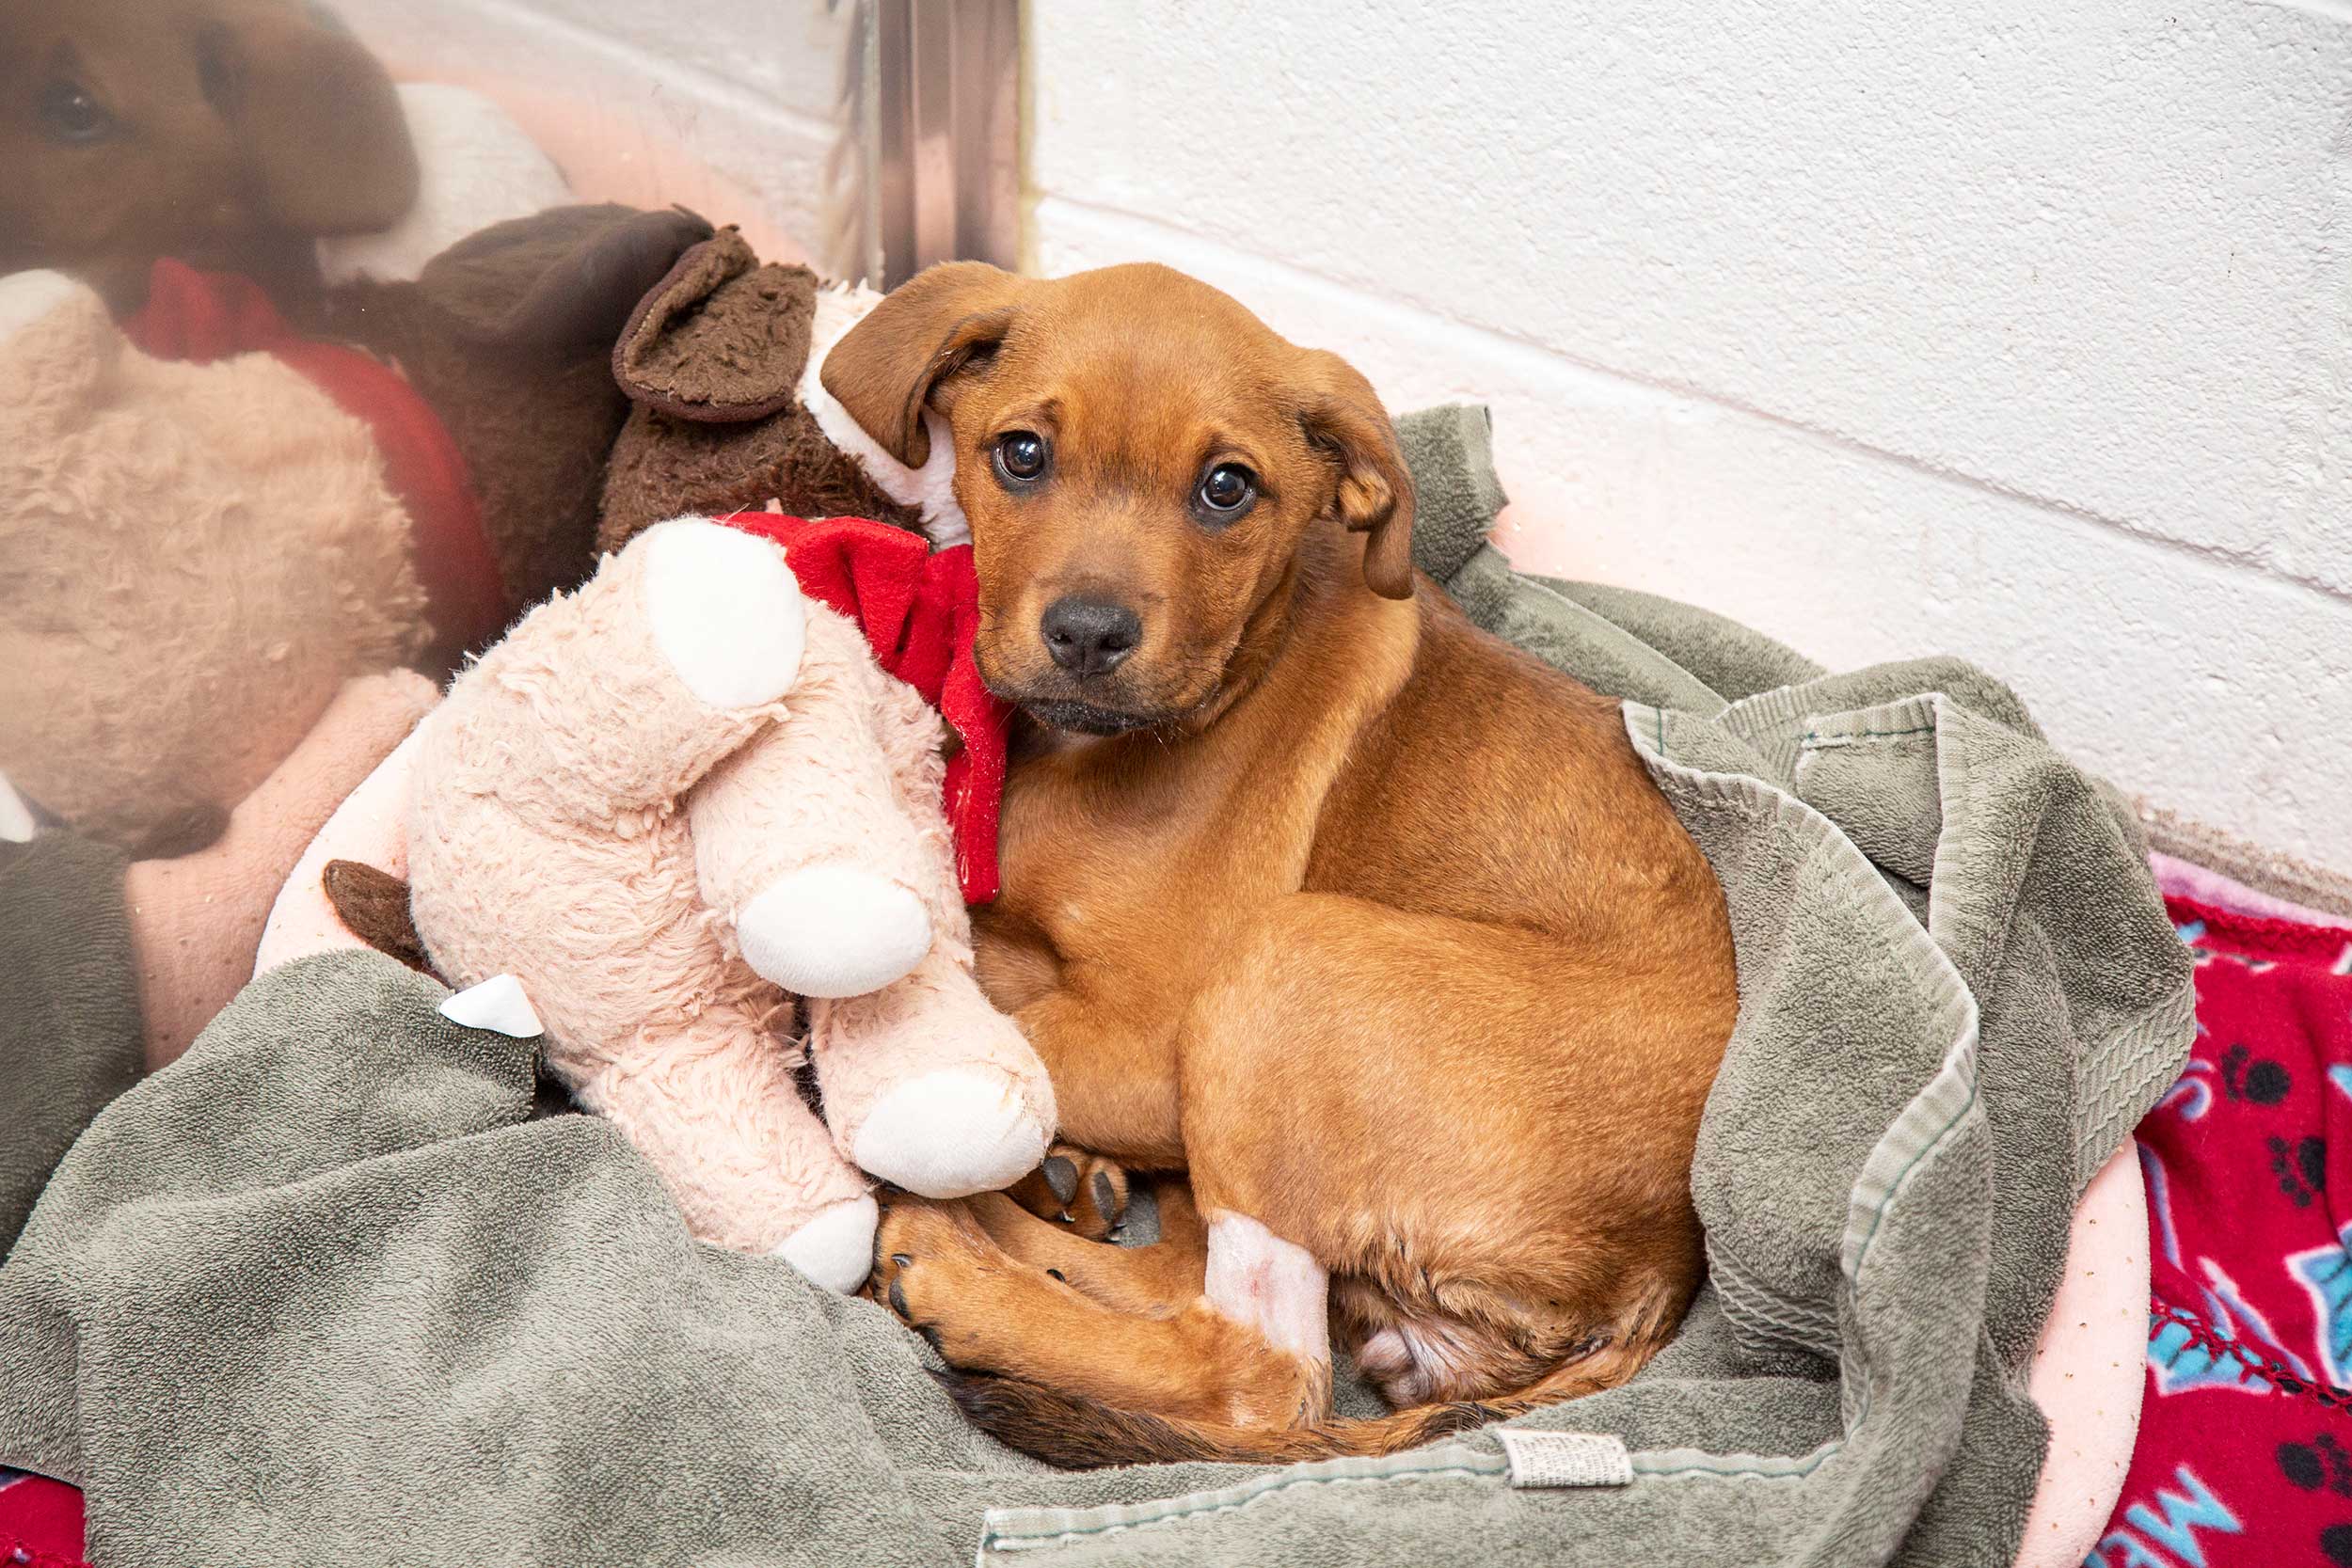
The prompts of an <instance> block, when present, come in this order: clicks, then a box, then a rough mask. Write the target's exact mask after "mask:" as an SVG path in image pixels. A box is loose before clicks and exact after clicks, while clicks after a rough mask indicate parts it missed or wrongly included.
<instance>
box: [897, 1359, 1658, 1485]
mask: <svg viewBox="0 0 2352 1568" xmlns="http://www.w3.org/2000/svg"><path fill="white" fill-rule="evenodd" d="M1664 1338H1665V1336H1664V1335H1659V1336H1655V1337H1648V1336H1645V1337H1643V1338H1637V1339H1628V1340H1625V1341H1621V1342H1619V1343H1616V1344H1612V1345H1606V1346H1603V1347H1601V1348H1600V1349H1598V1350H1596V1351H1594V1352H1592V1353H1591V1354H1587V1355H1582V1356H1580V1357H1578V1358H1577V1359H1576V1360H1575V1361H1572V1362H1570V1363H1568V1364H1567V1365H1565V1366H1562V1367H1558V1368H1555V1369H1554V1370H1552V1371H1550V1372H1549V1374H1547V1375H1546V1376H1545V1377H1544V1378H1542V1379H1541V1380H1540V1381H1538V1382H1536V1383H1534V1384H1532V1385H1530V1386H1528V1387H1525V1388H1522V1389H1520V1390H1519V1391H1518V1392H1517V1393H1514V1394H1505V1395H1502V1396H1501V1397H1499V1398H1496V1399H1491V1400H1481V1401H1477V1402H1459V1403H1454V1404H1424V1405H1416V1406H1414V1407H1413V1408H1411V1409H1409V1410H1400V1411H1397V1412H1395V1413H1394V1414H1393V1415H1388V1416H1375V1417H1373V1418H1369V1419H1363V1420H1327V1421H1324V1422H1321V1423H1318V1424H1316V1425H1312V1426H1295V1427H1237V1426H1217V1425H1213V1424H1211V1423H1208V1422H1205V1421H1188V1420H1177V1419H1172V1418H1168V1417H1165V1416H1152V1415H1147V1414H1145V1413H1144V1412H1142V1411H1136V1410H1120V1409H1118V1408H1115V1407H1114V1406H1111V1405H1107V1404H1098V1403H1096V1402H1094V1401H1092V1400H1089V1399H1087V1398H1085V1397H1083V1396H1081V1395H1077V1394H1071V1393H1066V1392H1064V1391H1063V1390H1061V1389H1058V1388H1049V1387H1047V1386H1044V1385H1043V1384H1039V1383H1029V1382H1025V1381H1024V1380H1022V1379H1019V1378H1011V1377H989V1376H976V1375H972V1374H969V1373H962V1372H946V1373H939V1374H934V1375H936V1376H937V1377H938V1378H939V1381H940V1383H941V1384H942V1386H945V1387H946V1390H947V1392H948V1394H949V1395H950V1396H951V1397H952V1398H953V1399H954V1400H955V1402H956V1403H957V1404H958V1405H959V1406H960V1407H961V1409H962V1411H963V1413H964V1415H965V1417H967V1418H969V1419H970V1420H971V1421H972V1422H973V1423H974V1424H975V1425H977V1427H979V1428H980V1430H982V1431H983V1432H986V1433H988V1434H989V1435H990V1436H992V1437H993V1438H995V1439H996V1440H997V1441H998V1442H1000V1443H1003V1444H1005V1445H1006V1446H1007V1447H1009V1448H1015V1449H1021V1450H1022V1451H1023V1452H1024V1453H1028V1454H1034V1455H1035V1456H1036V1457H1038V1458H1040V1459H1042V1460H1044V1461H1045V1462H1046V1463H1047V1464H1049V1465H1060V1466H1061V1467H1063V1468H1064V1469H1070V1470H1094V1469H1101V1468H1103V1467H1104V1466H1106V1465H1165V1464H1171V1463H1174V1462H1176V1461H1179V1460H1218V1461H1227V1462H1239V1463H1242V1464H1249V1465H1295V1464H1297V1463H1299V1462H1301V1461H1304V1460H1311V1459H1338V1458H1343V1457H1346V1456H1350V1455H1369V1454H1389V1453H1400V1452H1402V1451H1404V1450H1405V1449H1415V1448H1419V1447H1421V1446H1422V1444H1423V1443H1433V1442H1435V1441H1437V1440H1438V1438H1440V1437H1449V1436H1452V1435H1453V1434H1454V1433H1461V1432H1469V1431H1471V1430H1473V1429H1475V1428H1478V1427H1482V1426H1485V1425H1486V1424H1487V1423H1488V1422H1490V1421H1500V1420H1504V1419H1507V1418H1510V1417H1513V1416H1520V1415H1525V1414H1526V1413H1527V1412H1528V1411H1530V1410H1534V1409H1537V1408H1539V1407H1541V1406H1543V1405H1547V1404H1556V1403H1558V1402H1561V1401H1562V1400H1569V1399H1575V1398H1577V1397H1578V1396H1580V1395H1583V1394H1597V1393H1599V1392H1600V1391H1601V1390H1602V1389H1604V1388H1613V1387H1615V1386H1617V1385H1618V1384H1620V1383H1623V1382H1625V1381H1626V1380H1627V1379H1628V1378H1629V1377H1631V1376H1632V1375H1633V1374H1634V1373H1635V1372H1637V1371H1640V1370H1642V1368H1643V1366H1644V1365H1645V1363H1647V1362H1648V1360H1649V1358H1650V1357H1651V1356H1652V1355H1655V1354H1657V1353H1658V1351H1659V1350H1660V1349H1661V1346H1662V1344H1663V1342H1664Z"/></svg>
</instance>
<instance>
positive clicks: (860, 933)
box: [735, 865, 931, 1191]
mask: <svg viewBox="0 0 2352 1568" xmlns="http://www.w3.org/2000/svg"><path fill="white" fill-rule="evenodd" d="M735 940H736V942H737V944H738V945H739V946H740V947H741V948H742V950H743V961H744V962H745V963H748V964H750V965H751V966H752V969H753V970H754V972H755V973H756V974H758V975H759V976H760V977H761V978H762V979H764V980H771V981H773V982H774V983H775V984H777V985H779V986H782V987H783V988H784V989H785V990H788V991H793V992H796V993H798V994H799V995H802V996H821V997H843V996H864V995H866V993H867V992H869V991H877V990H882V987H884V986H886V985H889V984H890V983H891V982H893V981H895V980H898V979H901V978H903V977H904V976H906V975H907V974H911V973H912V972H913V971H914V966H915V965H916V964H918V963H920V962H922V961H923V955H924V954H926V953H929V952H930V950H931V917H930V911H929V910H926V909H925V908H924V907H923V901H922V900H921V899H920V898H917V897H916V896H915V895H914V894H912V893H909V892H908V891H907V890H906V889H904V888H902V887H900V886H898V883H896V882H893V881H891V880H889V879H887V878H882V877H877V876H875V875H874V874H873V873H872V872H870V871H861V870H859V869H858V868H857V867H855V866H850V865H812V866H809V867H807V868H805V869H803V870H800V871H795V872H791V873H789V874H788V875H787V876H784V877H780V878H778V879H776V880H775V881H774V882H773V883H771V884H770V885H769V886H768V887H767V888H765V889H763V890H762V891H761V892H760V894H759V895H758V896H757V897H755V898H754V899H753V900H752V901H751V902H750V903H748V904H746V905H744V906H743V910H742V912H741V913H739V914H738V915H737V916H736V918H735ZM917 1190H918V1191H919V1190H920V1189H917Z"/></svg>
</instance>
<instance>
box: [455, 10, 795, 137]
mask: <svg viewBox="0 0 2352 1568" xmlns="http://www.w3.org/2000/svg"><path fill="white" fill-rule="evenodd" d="M464 8H465V9H467V10H469V11H472V12H473V13H475V14H477V15H480V16H483V17H486V18H489V19H491V20H493V21H495V22H497V23H498V24H499V25H501V26H502V27H506V28H509V29H511V30H513V31H514V32H516V33H517V34H521V35H523V36H526V37H527V36H529V35H530V34H532V33H537V34H539V35H541V36H543V37H548V38H552V39H555V40H561V41H563V42H564V43H567V44H569V45H571V46H572V47H574V48H577V49H580V50H584V51H586V52H588V53H590V54H593V55H597V56H598V57H600V58H601V59H603V60H605V61H606V62H607V63H609V64H611V65H612V66H613V67H614V68H615V71H616V79H617V80H620V81H636V82H641V83H643V84H644V86H645V87H647V88H648V89H651V88H653V87H657V86H658V87H675V88H677V89H679V90H680V91H681V93H682V95H683V96H685V97H687V98H690V99H703V100H709V101H712V102H715V103H721V104H723V105H724V106H726V107H728V108H730V109H733V110H735V111H737V112H739V113H741V114H745V115H749V116H754V117H756V118H760V119H767V120H769V121H771V123H773V124H774V125H776V126H777V127H778V128H779V129H781V130H784V131H787V132H789V133H791V134H792V135H796V136H800V137H803V139H806V140H809V141H813V142H817V143H818V144H820V145H829V144H831V142H832V141H833V139H834V135H835V134H836V133H835V128H834V125H833V124H831V123H830V122H829V121H827V120H825V119H822V118H821V117H819V116H816V115H811V114H806V113H803V111H801V110H799V109H795V108H793V107H792V106H790V105H789V104H787V103H779V102H777V101H776V100H775V99H773V98H771V97H769V96H767V95H766V94H764V93H762V92H760V91H759V90H757V89H756V88H755V87H750V86H748V85H746V84H744V83H741V82H737V81H732V80H730V79H728V78H726V77H724V76H719V75H714V74H712V73H711V72H710V71H706V70H704V69H703V68H702V67H700V66H698V65H695V64H693V63H692V62H691V61H686V60H678V59H666V60H663V61H662V62H661V75H660V77H659V78H657V77H656V76H654V74H653V73H651V72H650V71H647V70H646V69H645V61H644V58H643V56H642V55H640V54H639V52H638V50H637V49H636V47H635V46H634V45H632V44H630V43H629V42H628V40H625V39H619V38H615V37H613V36H612V34H610V33H606V32H602V31H599V30H597V29H596V28H594V27H588V26H583V25H581V24H580V23H579V22H576V21H574V20H573V19H572V18H570V17H566V16H559V15H555V14H553V13H550V12H548V11H546V10H542V9H540V8H538V7H536V6H533V5H531V4H529V3H528V0H467V3H466V5H465V7H464ZM769 46H770V47H776V48H782V47H784V45H783V43H782V42H781V41H779V40H769Z"/></svg>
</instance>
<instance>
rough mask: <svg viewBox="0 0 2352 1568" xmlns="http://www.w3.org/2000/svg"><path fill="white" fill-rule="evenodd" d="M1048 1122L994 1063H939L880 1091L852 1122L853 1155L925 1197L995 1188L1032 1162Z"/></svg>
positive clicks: (1048, 1133) (1046, 1136)
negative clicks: (855, 1126) (954, 1065)
mask: <svg viewBox="0 0 2352 1568" xmlns="http://www.w3.org/2000/svg"><path fill="white" fill-rule="evenodd" d="M1051 1136H1052V1129H1050V1128H1048V1127H1046V1126H1045V1125H1044V1124H1043V1123H1042V1122H1041V1121H1040V1120H1039V1119H1038V1117H1037V1115H1036V1113H1035V1112H1033V1111H1032V1110H1031V1109H1030V1107H1029V1103H1028V1101H1027V1099H1026V1097H1025V1096H1024V1095H1023V1093H1022V1092H1021V1085H1020V1083H1019V1082H1018V1081H1017V1080H1015V1079H1013V1078H1012V1077H1010V1076H1009V1074H1006V1073H1004V1072H1001V1071H998V1070H996V1069H993V1068H943V1069H939V1070H938V1071H936V1072H927V1073H925V1074H923V1075H922V1076H921V1077H919V1078H913V1079H909V1080H908V1081H907V1082H906V1083H903V1084H901V1085H898V1087H896V1088H894V1089H892V1090H891V1091H890V1092H889V1093H888V1094H886V1095H884V1096H883V1097H882V1099H881V1100H880V1101H877V1102H876V1103H875V1105H874V1107H873V1109H872V1110H870V1111H868V1112H866V1119H865V1121H864V1123H863V1124H861V1125H860V1126H859V1128H858V1132H857V1140H856V1143H855V1146H854V1148H852V1150H851V1157H852V1158H853V1159H854V1160H856V1162H857V1163H858V1164H859V1165H860V1166H861V1167H863V1168H864V1169H866V1171H868V1172H870V1173H871V1174H873V1175H875V1176H879V1177H881V1178H882V1180H885V1181H888V1182H890V1183H892V1184H893V1185H895V1186H899V1187H904V1188H905V1189H906V1190H907V1191H909V1192H911V1193H919V1194H921V1195H922V1196H925V1197H962V1196H967V1195H969V1194H972V1193H986V1192H994V1191H996V1190H997V1189H998V1188H1000V1187H1003V1186H1005V1185H1007V1184H1008V1183H1009V1182H1011V1181H1014V1180H1018V1179H1019V1178H1020V1177H1021V1176H1022V1175H1023V1174H1024V1173H1025V1172H1027V1171H1032V1170H1035V1169H1036V1168H1037V1163H1038V1161H1039V1159H1040V1158H1041V1157H1042V1156H1043V1154H1044V1153H1045V1146H1046V1142H1047V1140H1048V1139H1049V1138H1050V1137H1051Z"/></svg>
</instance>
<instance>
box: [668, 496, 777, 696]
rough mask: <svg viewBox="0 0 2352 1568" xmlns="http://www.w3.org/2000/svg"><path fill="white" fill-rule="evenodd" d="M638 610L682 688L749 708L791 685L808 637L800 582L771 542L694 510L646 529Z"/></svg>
mask: <svg viewBox="0 0 2352 1568" xmlns="http://www.w3.org/2000/svg"><path fill="white" fill-rule="evenodd" d="M644 544H645V618H646V620H647V621H648V622H649V623H650V624H651V626H652V629H653V638H654V645H655V646H656V647H658V648H660V650H661V653H662V657H665V658H667V659H668V660H669V661H670V663H671V665H672V667H673V668H675V670H676V671H677V673H678V678H679V679H680V680H682V681H684V682H685V683H686V688H687V689H688V690H690V691H691V692H692V693H693V694H694V695H695V696H697V697H700V698H701V699H702V700H703V701H704V702H706V703H708V704H709V705H711V706H713V707H723V708H739V707H756V706H758V705H760V704H762V703H772V702H774V701H775V700H776V699H777V698H779V697H781V696H783V695H784V694H785V693H786V692H787V691H789V690H790V689H792V682H793V680H794V679H795V678H796V677H797V676H798V675H799V674H800V671H801V656H802V654H803V651H804V650H805V647H806V643H807V637H808V611H807V606H806V601H805V600H803V598H802V597H801V585H800V583H799V581H798V580H797V579H795V578H793V576H792V569H791V568H790V567H789V566H787V565H786V564H785V559H784V553H783V552H782V551H781V550H779V549H777V548H776V547H775V546H774V545H772V544H771V543H769V542H768V541H767V540H765V539H761V538H759V537H757V536H756V535H755V534H750V533H746V532H744V531H742V530H740V529H732V528H727V527H725V526H724V525H723V524H719V523H713V522H708V521H706V520H704V519H701V518H680V519H678V520H677V521H675V522H669V523H659V524H656V525H655V526H654V527H652V528H650V529H648V530H646V531H645V541H644Z"/></svg>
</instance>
